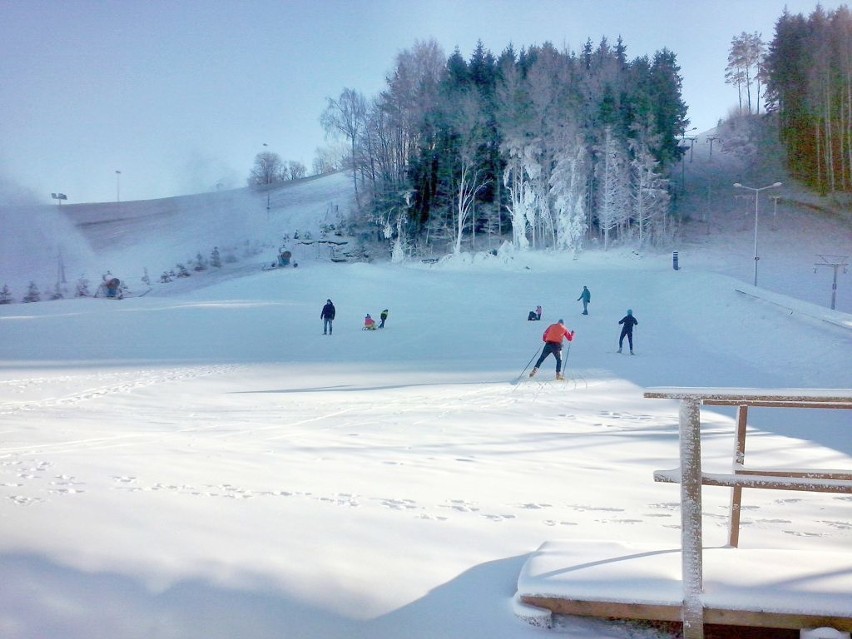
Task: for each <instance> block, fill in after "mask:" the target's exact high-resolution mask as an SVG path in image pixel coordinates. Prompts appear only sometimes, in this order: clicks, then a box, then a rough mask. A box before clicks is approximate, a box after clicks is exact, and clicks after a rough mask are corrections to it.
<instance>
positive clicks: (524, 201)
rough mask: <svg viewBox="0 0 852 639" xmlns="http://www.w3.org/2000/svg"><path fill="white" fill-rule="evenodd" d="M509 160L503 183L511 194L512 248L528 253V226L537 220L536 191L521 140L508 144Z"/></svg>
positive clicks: (508, 207)
mask: <svg viewBox="0 0 852 639" xmlns="http://www.w3.org/2000/svg"><path fill="white" fill-rule="evenodd" d="M506 152H507V153H508V160H507V162H506V169H505V171H504V172H503V183H504V184H505V185H506V191H507V192H508V194H509V204H508V205H507V209H508V210H509V213H510V215H511V222H512V246H514V248H515V249H516V250H520V251H526V250H527V249H529V246H530V241H529V238H527V226H528V225H529V224H530V220H531V219H533V220H534V219H535V207H536V202H535V190H534V188H533V185H532V184H531V183H530V180H529V177H528V174H527V170H528V168H529V167H528V165H527V162H526V155H525V153H526V147H524V146H522V145H521V140H510V141H509V142H507V144H506Z"/></svg>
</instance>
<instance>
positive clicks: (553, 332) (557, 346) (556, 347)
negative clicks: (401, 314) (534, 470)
mask: <svg viewBox="0 0 852 639" xmlns="http://www.w3.org/2000/svg"><path fill="white" fill-rule="evenodd" d="M577 301H578V302H582V303H583V313H582V314H583V315H588V314H589V303H590V302H591V301H592V293H591V291H589V287H588V286H584V287H583V290H582V291H581V293H580V297H578V298H577ZM335 314H336V309H335V308H334V304H333V303H332V301H331V299H327V300H326V302H325V306H323V307H322V311H321V312H320V319H321V320H322V322H323V324H322V334H323V335H331V331H332V326H333V323H334V316H335ZM541 314H542V309H541V305H539V306H536V308H535V310H534V311H530V312H529V314H528V315H527V320H529V321H531V322H537V321H541ZM387 319H388V309H384V310H383V311H382V312H381V313H380V314H379V320H380V323H379V324H376V320H374V319H373V318H372V316H371V315H370V314H369V313H367V315H366V316H365V317H364V328H363V330H365V331H374V330H376V329H377V328H384V327H385V322H386V321H387ZM618 323H619V325H620V326H621V334H620V335H619V337H618V352H619V353H620V352H621V351H622V347H623V344H624V338H625V337H626V338H627V344H628V346H629V347H630V354H631V355H633V327H634V326H636V325H637V324H638V323H639V322H638V321H637V319H636V318H635V317H634V316H633V310H632V309H627V314H626V315H625V316H624V317H622V318H621V319H620V320H618ZM541 339H542V341H543V342H544V347H543V348H542V349H541V354H540V355H539V358H538V360H537V361H536V363H535V366H533V369H532V370H531V371H530V377H535V375H536V373H538V369H539V368H540V367H541V365H542V363H543V362H544V360H545V359H547V357H548V356H549V355H553V357H554V359H555V360H556V379H565V376H564V374H563V373H562V343H563V341H565V340H567V341H568V343H569V345H570V343H571V342H572V341H574V331H572V330H568V328H566V326H565V321H564V320H562V319H560V320H559V321H557V322H556V323H555V324H551V325H550V326H548V327H547V328H546V329H545V330H544V333H543V334H542V336H541ZM569 347H570V346H569ZM522 374H523V373H522Z"/></svg>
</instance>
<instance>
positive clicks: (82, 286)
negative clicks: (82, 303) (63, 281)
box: [74, 275, 91, 297]
mask: <svg viewBox="0 0 852 639" xmlns="http://www.w3.org/2000/svg"><path fill="white" fill-rule="evenodd" d="M90 295H91V293H90V292H89V280H88V279H86V277H85V276H84V275H81V276H80V278H79V279H78V280H77V285H76V288H75V291H74V296H75V297H89V296H90Z"/></svg>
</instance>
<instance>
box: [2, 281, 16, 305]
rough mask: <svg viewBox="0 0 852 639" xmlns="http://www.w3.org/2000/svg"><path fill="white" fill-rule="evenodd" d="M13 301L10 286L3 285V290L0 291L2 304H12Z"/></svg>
mask: <svg viewBox="0 0 852 639" xmlns="http://www.w3.org/2000/svg"><path fill="white" fill-rule="evenodd" d="M13 301H14V300H13V299H12V291H10V290H9V285H8V284H3V288H2V289H0V304H11V303H12V302H13Z"/></svg>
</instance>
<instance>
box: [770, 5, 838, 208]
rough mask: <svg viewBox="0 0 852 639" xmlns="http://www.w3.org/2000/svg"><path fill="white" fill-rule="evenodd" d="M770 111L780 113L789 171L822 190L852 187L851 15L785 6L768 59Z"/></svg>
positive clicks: (779, 126) (823, 191) (829, 190)
mask: <svg viewBox="0 0 852 639" xmlns="http://www.w3.org/2000/svg"><path fill="white" fill-rule="evenodd" d="M764 66H765V77H766V102H767V110H768V111H770V112H773V113H775V114H777V118H778V128H779V134H780V138H781V141H782V143H783V144H784V146H785V148H786V150H787V163H788V166H789V169H790V171H791V173H792V174H793V175H794V176H795V177H797V178H798V179H800V180H802V181H803V182H805V183H807V184H808V185H810V186H811V187H812V188H814V189H816V190H818V191H819V192H820V193H822V194H827V193H836V192H844V191H845V192H848V191H850V190H852V14H850V12H849V9H848V7H846V6H845V5H843V6H841V7H840V8H838V9H837V10H835V11H829V12H826V11H825V10H824V9H823V8H822V7H820V6H817V8H816V9H815V10H814V12H813V13H811V15H810V16H809V17H807V18H805V17H804V16H803V15H801V14H798V15H792V14H790V13H789V12H787V11H786V10H785V11H784V13H783V15H782V16H781V18H779V19H778V21H777V22H776V25H775V37H774V39H773V40H772V42H771V43H770V45H769V51H768V53H767V55H766V58H765V61H764Z"/></svg>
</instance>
